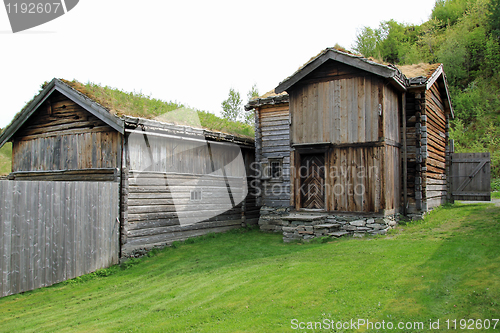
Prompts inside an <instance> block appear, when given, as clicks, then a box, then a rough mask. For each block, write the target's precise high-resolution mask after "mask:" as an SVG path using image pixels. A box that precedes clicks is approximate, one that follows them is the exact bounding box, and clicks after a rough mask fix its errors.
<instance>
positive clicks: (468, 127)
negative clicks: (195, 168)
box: [354, 0, 500, 190]
mask: <svg viewBox="0 0 500 333" xmlns="http://www.w3.org/2000/svg"><path fill="white" fill-rule="evenodd" d="M354 49H355V50H356V51H358V52H360V53H363V54H364V55H365V56H373V57H376V58H378V59H380V60H383V61H387V62H391V63H395V64H398V65H405V64H412V63H420V62H427V63H443V64H444V69H445V72H446V75H447V78H448V82H449V87H450V93H451V98H452V104H453V107H454V109H455V115H456V118H455V120H453V121H452V131H451V138H452V139H454V140H455V147H456V152H490V153H491V162H492V163H491V170H492V177H493V178H497V180H493V183H494V184H497V183H499V182H500V0H438V1H436V4H435V7H434V9H433V11H432V15H431V18H430V19H429V20H428V21H427V22H424V23H423V24H421V25H408V24H404V23H398V22H396V21H394V20H390V21H386V22H381V23H380V26H379V27H378V28H375V29H373V28H370V27H365V28H364V29H363V30H362V31H361V33H360V34H359V35H358V36H357V40H356V42H355V46H354ZM497 189H498V190H500V187H498V188H497Z"/></svg>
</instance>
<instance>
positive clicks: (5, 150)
mask: <svg viewBox="0 0 500 333" xmlns="http://www.w3.org/2000/svg"><path fill="white" fill-rule="evenodd" d="M11 166H12V144H11V143H10V142H7V143H6V144H5V145H4V146H3V147H2V148H1V149H0V176H3V175H8V174H9V173H10V171H11Z"/></svg>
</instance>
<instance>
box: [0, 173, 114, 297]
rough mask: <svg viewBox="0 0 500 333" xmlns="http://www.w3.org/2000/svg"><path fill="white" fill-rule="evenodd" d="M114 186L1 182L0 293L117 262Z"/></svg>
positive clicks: (2, 294) (31, 287)
mask: <svg viewBox="0 0 500 333" xmlns="http://www.w3.org/2000/svg"><path fill="white" fill-rule="evenodd" d="M118 185H119V184H118V183H116V182H103V183H99V182H43V181H41V182H39V181H29V182H25V181H0V295H1V296H7V295H11V294H17V293H20V292H25V291H28V290H33V289H36V288H40V287H45V286H50V285H52V284H54V283H58V282H61V281H65V280H68V279H72V278H75V277H77V276H80V275H83V274H87V273H90V272H93V271H95V270H97V269H100V268H105V267H109V266H111V265H113V264H117V263H118V258H119V247H120V245H119V238H118V235H119V227H120V226H119V222H118V217H119V188H118Z"/></svg>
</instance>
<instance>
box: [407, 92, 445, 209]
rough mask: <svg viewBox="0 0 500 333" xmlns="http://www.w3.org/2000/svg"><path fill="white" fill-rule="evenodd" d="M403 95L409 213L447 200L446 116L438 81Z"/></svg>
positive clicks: (432, 206)
mask: <svg viewBox="0 0 500 333" xmlns="http://www.w3.org/2000/svg"><path fill="white" fill-rule="evenodd" d="M406 95H407V96H406V103H407V104H406V105H407V109H406V111H407V119H406V121H407V123H406V124H407V132H406V135H407V149H408V162H407V166H408V183H407V185H408V187H407V190H408V212H409V213H417V212H421V211H427V210H430V209H432V208H434V207H437V206H439V205H441V204H443V203H445V202H446V198H447V175H446V147H447V146H448V131H449V120H448V118H449V117H447V116H446V114H445V108H444V101H443V99H442V98H443V97H442V93H441V92H440V90H439V86H438V83H435V84H434V85H432V86H431V87H430V89H428V90H425V89H421V90H413V91H411V92H409V93H407V94H406Z"/></svg>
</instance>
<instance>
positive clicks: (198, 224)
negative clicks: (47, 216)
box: [0, 79, 259, 257]
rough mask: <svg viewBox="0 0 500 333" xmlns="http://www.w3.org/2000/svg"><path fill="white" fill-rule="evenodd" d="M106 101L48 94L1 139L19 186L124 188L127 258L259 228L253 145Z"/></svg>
mask: <svg viewBox="0 0 500 333" xmlns="http://www.w3.org/2000/svg"><path fill="white" fill-rule="evenodd" d="M103 98H106V97H101V98H99V99H98V98H96V97H95V96H93V95H91V94H89V92H88V91H86V90H85V89H84V86H83V85H81V84H79V83H78V82H74V81H73V82H70V81H65V80H60V79H53V80H52V81H50V82H49V83H47V84H45V85H44V87H43V89H42V90H41V92H40V93H39V94H38V95H37V96H35V97H34V98H33V100H32V101H31V102H29V103H28V104H27V105H26V106H25V108H24V109H23V110H22V111H21V112H19V113H18V114H17V115H16V117H15V118H14V120H13V121H12V123H11V124H10V125H9V126H8V127H6V128H5V129H4V131H3V132H2V134H1V135H0V146H3V145H4V144H5V143H6V142H8V141H10V142H12V144H13V148H12V172H11V174H10V175H9V179H11V180H25V181H30V180H31V181H34V180H41V181H64V182H71V181H79V182H81V181H85V182H102V181H110V182H118V183H119V184H120V185H119V192H120V193H119V196H120V209H119V211H120V216H119V217H117V218H118V219H119V222H120V224H119V225H120V256H121V257H130V256H136V255H141V254H144V253H145V251H147V250H149V249H151V248H153V247H155V246H164V245H167V244H171V243H172V242H174V241H180V240H184V239H186V238H189V237H193V236H198V235H203V234H206V233H208V232H222V231H226V230H229V229H232V228H238V227H241V226H242V225H247V224H248V225H251V224H256V223H257V220H258V215H259V210H258V208H257V207H256V197H255V193H254V192H253V191H252V187H251V186H249V183H250V182H251V181H252V180H253V174H252V172H253V171H252V168H251V163H252V162H253V161H254V158H255V157H254V156H255V153H254V140H253V138H248V137H244V136H241V135H233V134H227V133H222V132H217V131H213V130H207V129H203V128H195V127H192V126H183V125H176V124H172V123H166V122H164V121H157V120H154V119H145V118H141V117H133V116H128V115H126V114H123V113H120V112H119V111H120V110H110V109H109V108H107V107H105V106H103V105H105V101H103V100H102V99H103ZM95 195H96V196H98V195H100V193H95Z"/></svg>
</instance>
